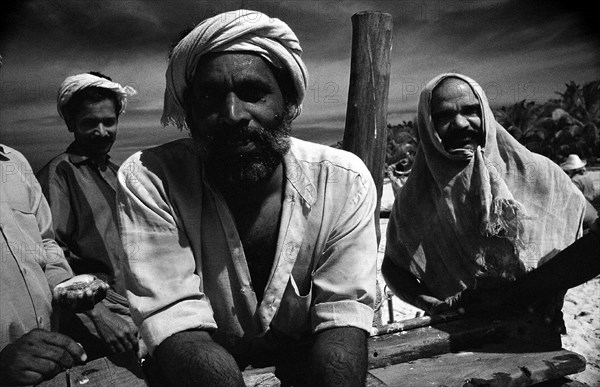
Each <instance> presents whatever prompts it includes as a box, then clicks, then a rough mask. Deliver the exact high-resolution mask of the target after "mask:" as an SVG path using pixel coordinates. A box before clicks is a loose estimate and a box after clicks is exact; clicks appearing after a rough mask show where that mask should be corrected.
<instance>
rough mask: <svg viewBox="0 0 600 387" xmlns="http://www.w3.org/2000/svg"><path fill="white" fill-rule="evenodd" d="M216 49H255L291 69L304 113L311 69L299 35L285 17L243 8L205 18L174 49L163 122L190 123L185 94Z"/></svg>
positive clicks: (275, 62) (245, 50)
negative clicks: (202, 63)
mask: <svg viewBox="0 0 600 387" xmlns="http://www.w3.org/2000/svg"><path fill="white" fill-rule="evenodd" d="M215 52H254V53H256V54H258V55H260V56H261V57H262V58H264V59H265V60H267V61H268V62H270V63H271V64H273V65H274V66H275V67H277V68H280V69H285V70H287V73H288V74H289V75H290V76H291V79H292V81H293V82H292V83H293V85H294V89H295V92H296V93H295V94H296V100H295V101H294V104H295V106H296V108H297V110H296V114H295V117H296V116H298V114H300V110H301V104H302V100H303V99H304V93H305V91H306V85H307V82H308V72H307V70H306V66H305V65H304V62H302V59H301V58H300V55H301V54H302V48H301V47H300V43H299V42H298V38H297V37H296V35H295V34H294V32H293V31H292V30H291V29H290V27H289V26H288V25H287V24H285V23H284V22H282V21H281V20H279V19H276V18H271V17H269V16H267V15H265V14H263V13H260V12H256V11H249V10H244V9H241V10H237V11H232V12H225V13H222V14H219V15H216V16H213V17H211V18H209V19H206V20H204V21H203V22H201V23H200V24H198V25H197V26H196V27H195V28H194V29H193V30H192V31H191V32H190V33H189V34H188V35H187V36H186V37H184V38H183V39H182V40H181V41H180V42H179V43H178V44H177V46H176V47H175V48H174V49H173V52H172V54H171V58H170V60H169V66H168V68H167V73H166V81H167V85H166V89H165V101H164V110H163V115H162V118H161V123H162V124H163V125H169V124H172V125H175V126H177V127H178V128H179V129H181V128H184V127H186V122H185V110H184V102H183V98H184V95H185V93H186V91H187V89H188V88H189V87H190V85H191V84H192V81H193V78H194V74H195V72H196V66H197V64H198V62H199V60H200V58H201V57H202V56H203V55H206V54H209V53H215ZM295 117H294V118H295Z"/></svg>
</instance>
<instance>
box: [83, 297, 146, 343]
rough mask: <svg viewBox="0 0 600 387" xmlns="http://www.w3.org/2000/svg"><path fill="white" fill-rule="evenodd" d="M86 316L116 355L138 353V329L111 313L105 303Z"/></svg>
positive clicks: (97, 305)
mask: <svg viewBox="0 0 600 387" xmlns="http://www.w3.org/2000/svg"><path fill="white" fill-rule="evenodd" d="M85 314H86V315H87V316H88V317H89V318H90V319H91V320H92V322H93V323H94V325H95V327H96V330H97V331H98V334H99V335H100V338H101V339H102V340H103V341H104V342H105V343H106V344H107V345H108V346H109V347H110V350H111V351H113V352H114V353H119V352H126V351H130V350H133V351H137V348H138V337H137V329H136V327H135V326H133V325H132V324H129V322H127V321H125V320H124V319H122V318H121V317H119V316H118V315H116V314H115V313H113V312H111V311H110V310H109V309H108V308H107V307H106V306H105V305H104V304H103V303H98V304H96V306H95V307H94V309H93V310H91V311H89V312H85Z"/></svg>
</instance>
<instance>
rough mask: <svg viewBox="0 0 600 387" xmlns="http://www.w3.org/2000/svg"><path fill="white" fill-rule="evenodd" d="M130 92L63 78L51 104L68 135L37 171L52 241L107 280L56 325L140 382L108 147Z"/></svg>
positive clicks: (106, 82) (105, 80) (84, 77)
mask: <svg viewBox="0 0 600 387" xmlns="http://www.w3.org/2000/svg"><path fill="white" fill-rule="evenodd" d="M133 94H135V90H133V89H132V88H131V87H129V86H125V87H123V86H121V85H120V84H118V83H116V82H113V81H112V80H111V79H110V78H109V77H107V76H106V75H103V74H101V73H97V72H90V73H84V74H77V75H73V76H69V77H67V78H66V79H65V80H64V82H63V83H62V85H61V87H60V89H59V91H58V97H57V109H58V113H59V114H60V116H61V117H62V118H63V119H64V120H65V123H66V125H67V128H68V130H69V131H70V132H72V133H73V135H74V141H73V142H72V143H71V144H70V145H69V147H68V148H67V150H66V151H65V152H64V153H62V154H60V155H58V156H56V157H55V158H53V159H52V160H51V161H50V162H49V163H48V164H46V166H44V167H43V168H42V169H41V170H40V171H39V172H38V174H37V177H38V179H39V181H40V184H41V186H42V190H43V192H44V195H45V196H46V198H47V200H48V203H49V204H50V209H51V210H52V218H53V227H54V232H55V235H56V241H57V243H58V244H59V246H60V247H61V248H62V249H63V251H64V253H65V256H66V258H67V260H68V262H69V265H70V266H71V268H72V269H73V271H74V272H75V273H77V274H83V273H92V274H94V275H96V276H97V277H99V278H102V279H103V280H105V281H106V282H107V283H109V284H110V286H111V287H110V289H109V291H108V293H107V297H106V299H105V300H103V301H102V302H100V303H98V304H97V305H96V307H94V308H93V309H92V310H90V311H88V312H85V313H78V314H77V315H76V316H69V317H65V321H63V323H62V329H63V330H64V331H66V332H68V334H70V335H71V336H73V337H76V338H77V339H78V341H80V342H81V343H82V344H83V345H84V347H85V348H86V350H87V352H88V355H89V356H90V358H101V357H105V356H109V355H110V356H111V358H110V359H112V361H113V362H115V363H118V364H119V366H120V367H121V366H122V367H123V377H124V378H126V379H121V380H120V382H121V383H125V384H127V385H130V386H136V385H140V386H141V385H144V381H143V380H142V378H141V369H140V367H139V364H138V356H137V351H138V347H139V343H138V337H137V329H136V327H135V325H134V324H133V321H132V319H131V314H130V312H129V304H128V302H127V299H126V297H125V286H124V283H123V277H122V274H121V271H120V262H121V261H122V260H123V259H124V257H125V252H124V248H123V245H122V243H121V239H120V237H119V232H118V224H117V209H116V199H115V197H116V185H117V170H118V168H119V166H118V165H116V164H115V163H114V162H112V161H111V160H110V156H109V154H108V153H109V151H110V149H111V148H112V145H113V143H114V141H115V139H116V135H117V130H118V124H119V116H120V114H121V113H123V112H124V110H125V107H126V105H127V98H128V97H129V96H131V95H133ZM142 347H143V345H142Z"/></svg>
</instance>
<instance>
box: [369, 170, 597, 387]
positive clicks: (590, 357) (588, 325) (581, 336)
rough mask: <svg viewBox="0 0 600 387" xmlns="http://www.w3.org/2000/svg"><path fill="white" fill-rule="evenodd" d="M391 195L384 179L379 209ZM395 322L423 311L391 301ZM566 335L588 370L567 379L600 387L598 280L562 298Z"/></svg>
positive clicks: (381, 248) (384, 221) (388, 205)
mask: <svg viewBox="0 0 600 387" xmlns="http://www.w3.org/2000/svg"><path fill="white" fill-rule="evenodd" d="M392 203H393V195H392V194H391V186H390V185H389V181H387V179H386V180H385V181H384V192H383V196H382V201H381V207H382V209H389V208H391V204H392ZM387 223H388V220H387V219H381V223H380V227H381V233H382V237H381V242H380V244H379V256H378V259H379V260H378V273H377V275H378V281H379V286H380V288H381V290H382V294H383V295H384V296H385V291H387V289H386V288H385V282H384V281H383V277H382V276H381V271H380V270H379V268H380V267H381V261H382V259H383V253H384V250H385V242H386V240H385V231H386V228H387ZM392 304H393V313H394V320H395V321H399V320H404V319H409V318H413V317H415V316H416V315H417V314H418V313H422V311H421V310H420V309H418V308H415V307H413V306H411V305H409V304H406V303H404V302H402V301H401V300H400V299H398V298H397V297H395V296H393V297H392ZM563 314H564V319H565V325H566V327H567V334H566V335H564V336H563V338H562V339H563V340H562V341H563V347H564V348H565V349H568V350H570V351H573V352H576V353H578V354H580V355H583V356H584V357H585V358H586V361H587V366H586V369H585V370H584V371H583V372H580V373H578V374H576V375H571V376H570V378H571V379H573V380H577V381H579V382H582V383H586V384H587V385H589V386H590V387H600V276H599V277H596V278H594V279H593V280H591V281H588V282H587V283H585V284H583V285H580V286H578V287H575V288H573V289H570V290H569V291H568V292H567V295H566V296H565V302H564V307H563ZM381 316H382V321H383V323H384V324H385V323H387V322H388V307H387V303H386V302H385V298H384V302H383V304H382V313H381Z"/></svg>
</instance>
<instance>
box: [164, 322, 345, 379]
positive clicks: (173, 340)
mask: <svg viewBox="0 0 600 387" xmlns="http://www.w3.org/2000/svg"><path fill="white" fill-rule="evenodd" d="M154 357H155V358H156V359H157V360H158V361H157V363H158V364H160V367H161V369H162V371H163V373H164V375H165V376H166V378H167V380H168V381H169V383H170V385H171V386H181V387H186V386H190V387H192V386H194V387H198V386H207V387H213V386H214V387H219V386H223V387H230V386H231V387H235V386H240V387H243V386H245V384H244V379H243V377H242V373H241V372H240V369H239V368H238V366H237V363H236V362H235V360H234V358H233V356H231V355H230V354H229V352H227V350H225V348H223V347H221V346H220V345H219V344H217V343H215V342H214V341H213V339H212V338H211V337H210V335H209V334H208V332H206V331H199V330H195V331H184V332H179V333H176V334H174V335H173V336H170V337H168V338H167V339H165V340H164V341H163V342H162V343H161V344H160V345H159V346H158V347H157V348H156V350H155V351H154ZM340 385H344V384H340Z"/></svg>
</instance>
